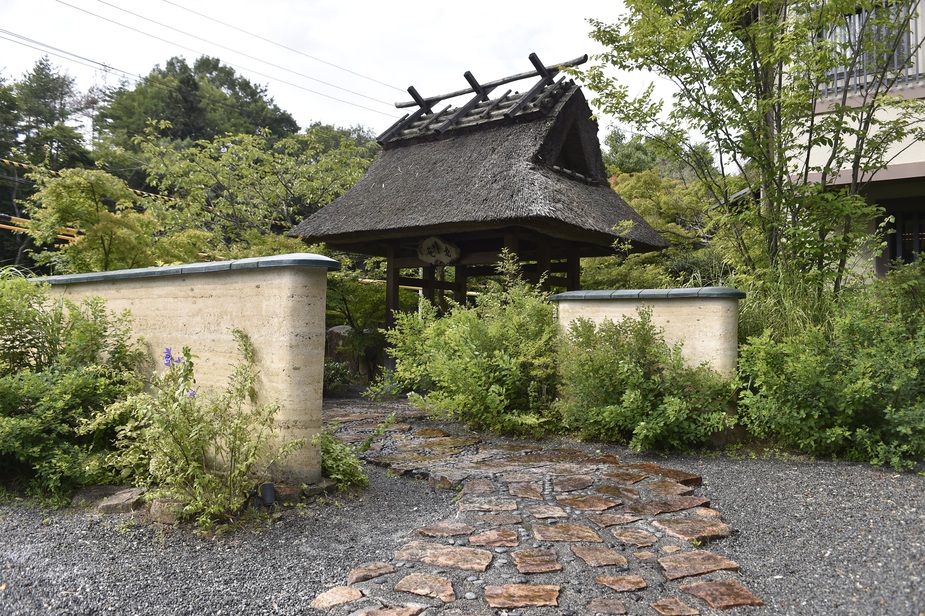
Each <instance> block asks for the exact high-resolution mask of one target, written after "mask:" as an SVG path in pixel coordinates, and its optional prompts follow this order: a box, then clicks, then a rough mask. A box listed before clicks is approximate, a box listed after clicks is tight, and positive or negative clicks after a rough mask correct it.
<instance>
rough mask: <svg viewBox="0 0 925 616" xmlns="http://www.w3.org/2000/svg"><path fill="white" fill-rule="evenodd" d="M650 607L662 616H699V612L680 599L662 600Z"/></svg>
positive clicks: (651, 604)
mask: <svg viewBox="0 0 925 616" xmlns="http://www.w3.org/2000/svg"><path fill="white" fill-rule="evenodd" d="M649 607H651V608H652V609H653V610H655V611H656V612H658V613H659V614H661V615H662V616H697V615H698V614H700V612H699V611H697V610H695V609H694V608H692V607H691V606H689V605H688V604H686V603H684V602H683V601H681V600H679V599H674V598H672V599H662V600H661V601H656V602H654V603H650V604H649Z"/></svg>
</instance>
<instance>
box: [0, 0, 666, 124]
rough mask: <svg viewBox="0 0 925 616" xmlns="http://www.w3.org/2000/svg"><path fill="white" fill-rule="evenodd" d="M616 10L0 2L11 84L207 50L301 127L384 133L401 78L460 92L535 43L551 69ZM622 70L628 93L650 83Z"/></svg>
mask: <svg viewBox="0 0 925 616" xmlns="http://www.w3.org/2000/svg"><path fill="white" fill-rule="evenodd" d="M621 10H622V3H620V2H602V1H600V0H570V1H569V2H565V3H556V4H553V3H552V2H543V1H539V2H526V1H523V0H515V1H514V2H503V1H498V0H488V1H487V0H469V1H468V2H409V1H403V0H374V1H366V0H361V1H357V0H303V1H296V0H289V1H286V0H258V1H253V0H250V1H247V2H245V1H241V0H134V1H127V0H0V75H2V76H4V77H5V78H6V79H7V81H9V80H11V79H19V78H21V77H22V75H23V73H25V72H28V71H29V70H30V69H31V68H32V67H33V66H34V64H35V62H36V60H37V59H39V58H40V57H41V56H42V55H43V54H48V56H49V58H50V59H51V61H52V63H53V64H54V65H56V66H58V67H60V68H61V69H63V70H64V71H66V72H67V73H68V74H69V75H71V76H73V77H75V78H76V80H77V84H78V87H79V88H80V89H81V90H86V89H87V88H88V87H89V86H91V85H93V84H94V83H96V84H100V85H115V84H118V83H119V81H120V80H122V79H126V78H128V79H131V80H137V79H138V77H139V76H144V75H147V74H148V73H149V72H150V71H151V69H152V68H153V67H154V66H155V65H157V64H160V65H162V66H163V65H164V63H165V62H166V61H167V59H169V58H170V57H172V56H183V57H185V58H186V59H187V61H188V62H189V63H190V64H191V65H192V63H193V61H194V60H195V59H196V58H198V57H199V56H201V55H210V56H214V57H218V58H220V59H221V60H222V62H223V63H225V64H228V65H231V66H233V67H234V68H235V70H236V71H237V73H238V74H239V75H243V76H245V77H246V78H248V79H249V80H250V81H252V82H254V83H257V84H260V85H265V86H266V87H267V88H268V91H269V95H270V96H271V97H273V99H274V100H275V101H276V103H277V104H278V105H279V106H280V107H281V108H282V109H284V110H286V111H288V112H290V113H291V114H292V115H293V116H294V117H295V119H296V121H297V122H298V123H299V125H300V126H302V127H305V126H308V125H309V124H310V123H312V122H316V121H317V122H322V123H324V124H333V125H336V126H343V127H348V126H356V125H361V126H364V127H366V128H368V129H371V130H372V131H373V132H374V133H375V134H379V133H381V132H382V131H384V130H385V129H386V128H388V127H389V126H390V125H391V124H392V123H393V122H395V121H396V120H397V119H398V118H399V117H400V116H401V114H402V113H403V111H401V110H399V109H396V108H395V106H394V103H395V102H396V101H405V100H409V99H410V97H409V96H408V94H407V92H406V89H407V87H408V86H412V85H413V86H414V87H415V88H416V89H417V90H418V91H419V92H420V93H421V94H422V95H423V96H425V97H427V96H432V95H436V94H443V93H447V92H451V91H455V90H460V89H463V88H466V87H468V84H467V83H466V81H465V79H464V78H463V73H464V72H465V71H467V70H468V71H471V72H472V73H473V75H474V76H475V77H476V79H478V80H479V81H480V82H483V83H484V82H488V81H492V80H495V79H499V78H501V77H506V76H508V75H514V74H517V73H522V72H527V71H530V70H532V68H533V67H532V65H531V64H530V61H529V60H528V56H529V54H530V53H531V52H535V53H536V54H537V55H538V56H539V58H540V60H542V61H543V63H544V64H546V65H550V64H555V63H557V62H563V61H566V60H571V59H573V58H576V57H579V56H581V55H583V54H589V55H593V54H595V53H598V52H599V51H600V50H601V48H600V47H599V46H598V45H597V43H595V42H594V41H592V40H591V39H590V38H589V36H588V33H589V31H590V26H589V25H588V23H587V19H588V18H595V19H598V20H601V21H609V22H612V21H615V20H616V18H617V17H618V15H619V11H621ZM104 66H105V67H109V69H110V70H108V71H107V70H104V68H103V67H104ZM620 78H621V79H624V80H625V81H627V84H628V85H629V86H630V87H631V91H641V90H642V89H643V88H644V87H645V86H646V85H647V83H648V80H647V79H645V78H642V77H628V76H621V77H620ZM528 86H529V84H528V82H520V83H518V84H516V85H514V86H513V87H514V89H515V90H521V91H522V90H523V89H525V88H526V87H528ZM586 96H587V97H588V98H591V96H592V93H590V92H586ZM454 103H455V104H459V101H454ZM611 122H612V121H611V119H609V118H601V124H602V129H606V128H607V127H608V125H610V124H611Z"/></svg>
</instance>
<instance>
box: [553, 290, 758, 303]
mask: <svg viewBox="0 0 925 616" xmlns="http://www.w3.org/2000/svg"><path fill="white" fill-rule="evenodd" d="M708 297H709V298H727V299H743V298H744V297H745V292H744V291H739V290H738V289H733V288H732V287H691V288H685V289H621V290H617V291H566V292H565V293H556V294H555V295H553V296H551V297H550V298H549V300H550V301H553V302H563V301H570V300H572V301H574V300H597V299H602V300H607V299H611V300H612V299H622V300H641V299H648V300H656V299H689V298H708Z"/></svg>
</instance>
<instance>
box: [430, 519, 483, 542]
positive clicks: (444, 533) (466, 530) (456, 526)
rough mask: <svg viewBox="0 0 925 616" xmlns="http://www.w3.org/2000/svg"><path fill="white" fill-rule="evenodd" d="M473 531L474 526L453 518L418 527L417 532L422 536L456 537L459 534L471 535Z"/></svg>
mask: <svg viewBox="0 0 925 616" xmlns="http://www.w3.org/2000/svg"><path fill="white" fill-rule="evenodd" d="M474 532H475V527H474V526H469V525H468V524H463V523H462V522H456V521H455V520H443V521H442V522H437V523H436V524H431V525H430V526H424V527H422V528H419V529H418V534H419V535H421V536H423V537H440V538H444V539H445V538H446V537H458V536H460V535H471V534H472V533H474Z"/></svg>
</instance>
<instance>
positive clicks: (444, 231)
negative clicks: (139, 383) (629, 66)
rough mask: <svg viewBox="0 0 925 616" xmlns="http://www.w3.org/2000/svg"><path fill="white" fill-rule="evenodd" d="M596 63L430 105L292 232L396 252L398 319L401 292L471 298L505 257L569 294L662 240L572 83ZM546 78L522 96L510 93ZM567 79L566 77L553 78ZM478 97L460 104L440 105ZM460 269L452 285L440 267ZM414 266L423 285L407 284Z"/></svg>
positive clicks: (391, 298)
mask: <svg viewBox="0 0 925 616" xmlns="http://www.w3.org/2000/svg"><path fill="white" fill-rule="evenodd" d="M586 60H587V56H584V57H582V58H578V59H576V60H572V61H571V62H567V63H564V64H562V65H555V66H544V65H543V64H542V63H541V62H540V61H539V59H538V58H537V57H536V55H535V54H531V55H530V61H531V62H532V63H533V66H534V69H535V70H533V71H531V72H528V73H522V74H519V75H513V76H511V77H506V78H504V79H500V80H497V81H494V82H490V83H486V84H480V83H479V82H478V81H477V80H476V79H475V77H473V76H472V74H471V73H469V72H467V73H466V74H465V78H466V80H467V81H468V82H469V85H470V87H469V88H467V89H464V90H460V91H457V92H451V93H449V94H444V95H441V96H435V97H431V98H423V97H421V96H420V95H419V94H418V92H417V90H415V89H414V88H413V87H411V88H408V92H409V93H410V94H411V96H412V98H413V99H414V100H413V101H411V102H407V103H397V104H396V106H397V107H399V108H406V107H417V109H416V110H415V111H413V112H412V113H410V114H408V115H406V116H405V117H404V118H402V119H401V120H399V121H398V122H397V123H396V124H395V125H393V126H392V127H391V128H389V129H388V130H387V131H385V132H384V133H383V134H382V135H380V136H379V138H378V141H379V143H380V144H381V145H382V152H381V153H380V155H379V156H378V158H377V159H376V160H375V161H374V162H373V163H372V165H370V168H369V170H368V171H367V173H366V175H365V176H364V177H363V178H362V179H361V180H360V181H359V182H358V183H357V184H356V185H355V186H354V187H353V188H352V189H350V190H349V191H348V192H347V193H346V194H345V195H343V196H342V197H340V198H339V199H337V200H336V201H334V202H333V203H331V204H329V205H327V206H325V207H324V208H322V209H321V210H320V211H319V212H317V213H316V214H314V215H313V216H311V217H310V218H308V219H306V220H305V221H304V222H302V223H301V224H300V225H298V226H297V227H295V228H294V229H293V230H292V231H291V232H290V235H293V236H297V237H301V238H302V239H304V240H305V241H306V242H308V243H315V242H325V243H326V244H328V245H329V246H331V247H332V248H337V249H340V250H345V251H350V252H357V253H361V254H369V255H378V256H385V257H387V258H388V276H387V288H388V291H387V294H386V296H387V304H388V311H389V318H388V319H387V321H388V322H389V325H391V323H392V319H391V314H392V311H393V310H395V309H396V308H397V306H398V289H399V287H400V286H401V285H406V286H412V287H416V288H421V289H423V290H424V293H425V295H426V296H427V297H429V298H433V297H434V295H435V293H440V292H443V291H449V292H452V293H453V294H454V295H455V296H456V298H457V299H458V300H462V299H463V298H465V293H466V280H467V278H468V277H470V276H476V275H484V274H487V273H494V269H493V267H491V266H492V265H494V264H496V263H497V262H498V260H499V255H500V253H501V251H502V249H504V248H507V249H509V250H511V251H512V252H514V253H516V254H517V255H518V257H519V259H520V260H521V261H522V262H523V263H524V271H525V273H527V274H528V276H532V277H534V278H535V279H539V276H540V275H541V274H542V273H543V272H548V274H549V275H548V277H547V278H546V285H547V286H549V287H559V288H564V289H566V290H574V289H577V288H578V285H579V273H580V263H579V259H580V258H581V257H587V256H600V255H606V254H613V244H614V242H615V241H617V240H622V241H624V242H625V243H626V244H628V245H629V247H630V249H631V250H636V251H648V250H655V249H659V248H662V247H664V246H666V242H665V241H664V240H663V239H662V238H661V237H660V236H659V235H658V233H656V232H655V231H654V230H653V229H652V228H651V227H650V226H649V225H648V224H647V223H646V222H645V221H644V220H643V219H642V218H641V217H640V216H639V215H638V214H637V213H636V212H634V211H633V209H632V208H630V207H629V205H627V204H626V202H625V201H623V199H621V198H620V196H619V195H617V194H616V193H615V192H614V191H613V189H611V187H610V185H609V184H608V182H607V178H606V175H605V171H604V164H603V161H602V160H601V152H600V144H599V142H598V139H597V131H598V127H597V122H596V121H595V120H594V119H593V117H592V113H591V109H590V107H589V106H588V104H587V102H586V101H585V99H584V96H583V95H582V93H581V90H580V89H579V87H578V86H577V85H576V84H575V83H574V82H573V81H571V80H569V79H566V78H565V76H559V75H558V73H559V72H560V70H561V68H562V67H564V66H574V65H577V64H580V63H582V62H584V61H586ZM537 77H538V78H539V79H538V81H535V83H533V85H532V86H531V87H530V88H529V89H528V90H527V91H526V92H524V93H512V92H511V90H510V89H507V91H506V92H505V93H504V94H503V95H501V96H500V97H497V98H491V97H490V96H489V94H491V93H492V92H493V91H495V90H497V89H499V88H500V87H501V86H503V85H506V84H509V83H513V82H515V81H520V80H523V79H530V78H537ZM557 77H558V78H557ZM465 95H471V98H469V100H468V102H467V103H465V104H463V105H462V106H460V107H458V108H451V107H450V105H445V106H444V107H443V108H442V109H437V107H438V106H439V104H440V103H442V102H443V101H446V100H447V99H450V98H455V97H459V96H465ZM446 266H452V267H453V268H454V269H455V276H454V280H453V281H452V282H448V281H444V280H443V279H442V278H443V277H442V274H443V272H444V269H443V268H444V267H446ZM412 268H414V269H417V270H418V271H420V272H422V274H421V277H420V278H416V277H412V276H402V275H401V274H402V272H401V270H409V269H412Z"/></svg>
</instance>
